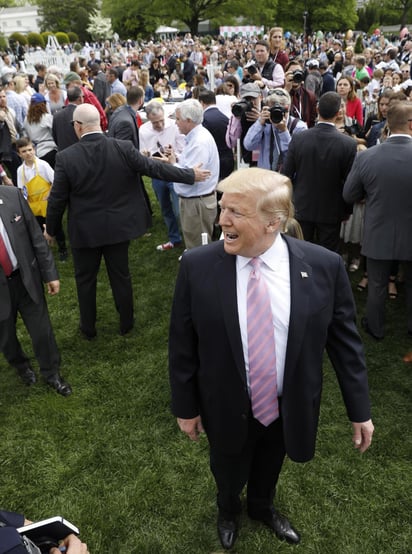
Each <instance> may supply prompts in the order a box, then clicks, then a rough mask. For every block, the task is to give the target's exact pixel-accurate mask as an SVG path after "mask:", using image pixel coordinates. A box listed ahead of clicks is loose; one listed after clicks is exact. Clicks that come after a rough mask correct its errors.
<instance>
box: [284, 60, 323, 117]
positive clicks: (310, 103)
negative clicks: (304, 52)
mask: <svg viewBox="0 0 412 554" xmlns="http://www.w3.org/2000/svg"><path fill="white" fill-rule="evenodd" d="M304 80H305V75H304V71H303V69H302V66H301V65H300V63H299V62H297V61H295V60H292V61H291V62H289V63H288V65H287V66H286V72H285V89H286V90H287V91H288V92H289V94H290V97H291V101H292V103H291V109H290V113H291V114H292V115H293V116H295V117H298V118H299V119H302V120H303V121H304V122H305V123H306V125H307V126H308V127H313V126H314V125H315V122H316V117H317V111H316V105H317V99H316V96H315V95H314V93H313V92H310V91H309V90H307V89H306V88H305V86H304V84H303V82H304Z"/></svg>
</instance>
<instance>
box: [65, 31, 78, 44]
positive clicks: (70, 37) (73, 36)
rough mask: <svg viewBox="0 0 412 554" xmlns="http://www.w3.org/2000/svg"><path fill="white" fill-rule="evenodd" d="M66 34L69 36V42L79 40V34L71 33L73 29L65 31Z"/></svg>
mask: <svg viewBox="0 0 412 554" xmlns="http://www.w3.org/2000/svg"><path fill="white" fill-rule="evenodd" d="M67 36H68V37H69V42H70V44H73V43H74V42H79V36H78V35H77V34H76V33H73V31H69V32H68V33H67Z"/></svg>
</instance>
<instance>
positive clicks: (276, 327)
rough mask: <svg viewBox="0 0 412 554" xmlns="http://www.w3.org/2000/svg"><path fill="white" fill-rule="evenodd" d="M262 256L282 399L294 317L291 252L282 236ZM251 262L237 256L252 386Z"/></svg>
mask: <svg viewBox="0 0 412 554" xmlns="http://www.w3.org/2000/svg"><path fill="white" fill-rule="evenodd" d="M259 257H260V259H261V260H262V262H263V263H262V264H261V265H260V272H261V275H262V278H264V279H265V282H266V284H267V286H268V289H269V295H270V303H271V308H272V314H273V332H274V336H275V348H276V371H277V386H278V396H282V392H283V376H284V372H285V358H286V346H287V341H288V333H289V318H290V270H289V250H288V247H287V245H286V242H285V241H284V240H283V239H282V236H281V235H280V234H278V236H277V237H276V239H275V241H274V243H273V244H272V246H271V247H270V248H269V249H268V250H266V252H264V253H263V254H262V255H261V256H259ZM250 260H251V258H245V257H244V256H237V257H236V285H237V306H238V315H239V325H240V333H241V337H242V345H243V355H244V359H245V367H246V377H247V383H248V386H249V356H248V336H247V285H248V281H249V275H250V272H251V271H252V269H253V268H252V266H251V264H250V263H249V262H250Z"/></svg>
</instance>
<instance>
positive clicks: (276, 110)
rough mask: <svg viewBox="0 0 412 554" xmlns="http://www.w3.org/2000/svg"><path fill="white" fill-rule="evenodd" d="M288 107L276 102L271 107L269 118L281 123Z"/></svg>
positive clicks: (273, 121)
mask: <svg viewBox="0 0 412 554" xmlns="http://www.w3.org/2000/svg"><path fill="white" fill-rule="evenodd" d="M286 111H287V110H286V108H284V107H283V106H281V105H280V104H278V103H276V104H273V106H272V107H271V108H270V111H269V114H270V115H269V119H270V121H271V122H272V123H280V122H281V121H282V119H283V116H284V115H285V113H286Z"/></svg>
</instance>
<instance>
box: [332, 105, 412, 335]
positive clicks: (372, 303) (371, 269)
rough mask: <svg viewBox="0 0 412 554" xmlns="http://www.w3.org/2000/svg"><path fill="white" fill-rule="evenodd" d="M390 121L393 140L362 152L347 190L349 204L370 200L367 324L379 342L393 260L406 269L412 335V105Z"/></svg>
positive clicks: (365, 248)
mask: <svg viewBox="0 0 412 554" xmlns="http://www.w3.org/2000/svg"><path fill="white" fill-rule="evenodd" d="M387 124H388V127H389V129H390V136H389V138H388V139H387V140H386V141H385V142H383V143H382V144H379V145H377V146H374V147H372V148H369V149H368V150H365V151H364V152H360V153H359V154H358V156H357V158H356V160H355V162H354V164H353V166H352V170H351V172H350V173H349V175H348V178H347V180H346V183H345V186H344V189H343V197H344V199H345V200H346V201H347V202H359V201H360V200H362V199H365V201H366V204H365V222H364V227H363V241H362V254H363V255H364V256H366V258H367V267H368V300H367V303H366V318H364V319H363V320H362V325H363V327H364V328H365V330H366V331H367V332H368V333H369V334H370V335H371V336H372V337H374V338H375V339H378V340H379V339H382V338H383V336H384V333H385V327H384V325H385V300H386V297H387V288H388V280H389V275H390V269H391V263H392V261H393V260H400V261H401V262H402V265H403V268H404V276H405V284H406V292H407V310H408V333H409V334H410V335H412V241H411V230H412V194H411V176H412V173H411V157H412V139H411V137H412V105H411V104H410V103H409V102H397V103H395V104H393V105H392V106H391V107H390V108H389V110H388V116H387Z"/></svg>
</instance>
